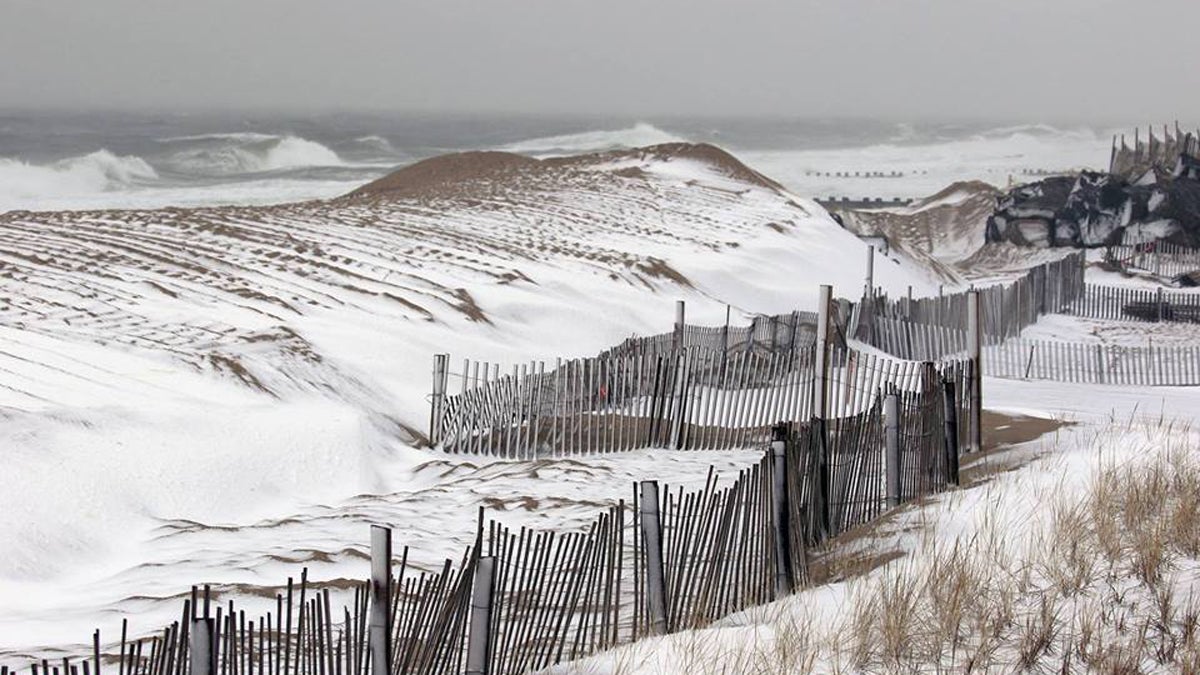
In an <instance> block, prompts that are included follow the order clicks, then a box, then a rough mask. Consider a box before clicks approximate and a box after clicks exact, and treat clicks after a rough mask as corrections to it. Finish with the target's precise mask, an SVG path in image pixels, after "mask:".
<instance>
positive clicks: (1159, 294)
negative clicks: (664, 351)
mask: <svg viewBox="0 0 1200 675" xmlns="http://www.w3.org/2000/svg"><path fill="white" fill-rule="evenodd" d="M1154 302H1155V305H1156V307H1157V309H1158V322H1159V323H1162V320H1163V289H1162V286H1159V287H1158V288H1156V289H1154Z"/></svg>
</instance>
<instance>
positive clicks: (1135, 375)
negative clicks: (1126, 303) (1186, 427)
mask: <svg viewBox="0 0 1200 675" xmlns="http://www.w3.org/2000/svg"><path fill="white" fill-rule="evenodd" d="M983 363H984V372H985V373H987V374H988V375H992V376H994V377H1001V378H1006V379H1013V380H1053V381H1056V382H1079V383H1085V384H1123V385H1146V386H1200V347H1197V346H1194V345H1180V346H1154V345H1147V346H1145V347H1127V346H1121V345H1101V344H1084V343H1078V342H1054V341H1049V340H1010V341H1008V342H1005V343H1004V344H1002V345H996V346H991V347H987V348H985V349H984V350H983Z"/></svg>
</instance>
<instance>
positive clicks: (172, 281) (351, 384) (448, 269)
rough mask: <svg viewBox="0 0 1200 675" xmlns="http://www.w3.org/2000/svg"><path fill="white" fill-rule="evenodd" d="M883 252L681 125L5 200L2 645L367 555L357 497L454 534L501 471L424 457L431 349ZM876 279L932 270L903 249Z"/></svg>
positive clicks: (899, 284)
mask: <svg viewBox="0 0 1200 675" xmlns="http://www.w3.org/2000/svg"><path fill="white" fill-rule="evenodd" d="M865 254H866V248H865V245H864V244H862V242H860V241H859V240H858V239H857V238H856V237H854V236H853V235H852V234H850V233H849V232H847V231H845V230H842V229H841V228H840V227H839V226H838V225H837V224H836V223H834V222H833V221H832V220H831V219H830V218H829V216H828V215H827V214H826V213H825V212H824V210H823V209H821V208H820V207H819V206H817V205H816V204H815V203H813V202H811V201H809V200H807V199H802V198H799V197H797V196H795V195H792V194H790V193H788V192H787V191H786V190H784V189H783V188H781V187H779V186H778V185H777V184H775V183H774V182H773V181H771V180H769V179H767V178H765V177H763V176H761V175H759V174H758V173H756V172H754V171H753V170H751V169H749V168H747V167H745V166H744V165H742V164H741V163H740V162H738V161H737V160H736V159H734V158H733V157H731V156H729V155H728V154H726V153H724V152H723V151H721V150H718V149H717V148H714V147H711V146H704V145H690V144H667V145H660V146H653V147H649V148H642V149H638V150H631V151H617V152H609V153H599V154H593V155H584V156H579V157H567V158H556V159H547V160H534V159H530V158H524V157H521V156H518V155H512V154H506V153H468V154H462V155H451V156H447V157H442V158H435V159H432V160H427V161H425V162H422V163H419V164H417V165H413V166H411V167H408V168H406V169H403V170H401V171H399V172H397V173H395V174H393V175H391V176H389V177H386V178H384V179H381V180H380V181H377V182H376V183H373V184H371V185H369V186H366V187H364V188H363V189H361V190H358V191H355V192H354V193H352V194H350V195H347V196H345V197H342V198H338V199H333V200H329V201H313V202H304V203H297V204H288V205H281V206H271V207H219V208H195V209H182V208H175V209H170V208H168V209H161V210H147V211H83V212H79V211H76V212H43V213H32V212H9V213H6V214H0V420H2V423H0V447H3V450H2V451H0V452H2V453H3V455H2V460H3V466H4V468H5V470H4V472H3V475H4V480H3V486H4V493H5V503H6V507H5V508H3V509H0V540H3V541H4V542H5V544H4V554H3V555H2V556H0V654H3V653H5V652H9V653H12V652H13V651H15V650H21V649H24V648H27V647H36V646H37V645H45V644H56V643H61V642H62V641H66V640H70V641H75V640H80V639H86V637H87V635H89V634H90V629H91V628H92V627H94V626H98V625H102V624H103V625H107V623H111V620H112V616H114V614H111V612H113V611H120V612H133V613H139V612H140V613H142V616H144V617H151V618H153V617H158V616H165V614H163V612H166V611H168V610H169V611H170V612H174V611H175V610H176V607H175V606H174V605H173V604H171V605H169V606H168V605H167V604H166V603H158V604H156V602H155V599H158V598H162V597H165V596H167V595H170V594H172V593H179V592H182V591H184V590H186V588H187V586H188V585H190V584H192V583H197V582H204V581H206V580H217V581H222V582H225V583H230V584H233V583H246V584H260V585H262V584H274V583H278V582H279V581H282V576H283V575H285V574H288V573H295V571H296V570H294V569H293V568H294V567H295V566H296V565H297V562H306V563H308V564H311V565H318V564H321V565H326V567H324V568H319V569H318V570H317V572H316V573H315V575H314V576H316V577H317V578H334V577H336V576H338V575H344V576H359V575H361V573H362V570H361V558H360V557H359V554H358V553H356V551H361V550H362V544H363V543H364V540H365V536H358V537H356V538H354V539H353V540H352V541H347V540H345V539H346V538H348V537H347V535H346V530H343V529H339V528H338V527H332V526H331V525H330V523H332V522H337V519H338V515H339V514H341V513H348V512H353V513H355V514H358V516H356V517H358V518H360V519H361V521H362V522H367V521H370V520H377V521H387V522H392V523H394V524H396V525H397V526H398V527H399V528H400V531H401V532H405V528H406V527H408V528H409V532H410V533H411V536H409V537H406V536H405V535H401V539H402V540H403V541H402V542H401V543H404V544H411V545H413V546H414V548H415V549H418V550H428V551H430V555H431V556H433V555H437V556H440V555H445V554H447V550H448V549H451V548H454V547H455V546H457V545H458V542H459V541H465V539H463V537H466V536H469V532H468V530H469V528H470V527H471V525H472V524H471V522H470V519H469V517H462V518H460V517H459V516H460V515H464V514H469V513H470V512H471V511H472V510H473V509H474V508H475V507H476V506H477V505H478V504H479V503H480V501H481V500H482V496H481V495H480V493H479V492H478V491H477V489H476V486H477V481H476V480H474V479H472V478H471V476H476V477H477V476H478V475H480V474H477V473H474V472H486V471H487V470H488V469H487V468H486V467H475V466H474V465H465V466H461V467H458V468H456V469H453V471H454V472H458V473H456V474H455V475H456V476H458V477H459V478H462V473H463V472H465V474H466V475H467V478H466V479H462V480H456V481H450V482H447V483H446V485H445V486H442V485H440V481H439V480H438V479H436V478H434V476H438V475H442V473H441V472H442V469H437V470H436V471H431V470H430V469H429V466H430V465H427V464H425V465H424V467H425V468H419V467H420V466H421V465H422V464H423V463H425V462H427V461H429V460H430V459H434V458H436V457H437V456H436V455H431V454H428V453H427V452H425V451H423V450H419V449H417V448H420V447H421V446H422V443H423V437H422V434H423V432H424V430H425V429H424V427H425V423H426V420H427V416H428V409H427V403H426V399H425V396H426V394H427V392H428V382H429V379H430V376H429V369H430V364H431V356H432V355H433V354H434V353H441V352H449V353H451V355H452V363H454V361H453V356H455V355H458V356H471V357H474V358H486V359H492V360H496V361H500V362H509V363H515V362H528V360H529V359H547V358H553V357H554V356H556V355H572V354H591V353H595V352H597V351H599V350H600V349H602V348H604V347H607V346H609V345H611V344H614V343H616V342H618V341H619V340H620V339H622V338H624V337H626V336H628V335H629V334H632V333H642V334H647V333H657V332H662V331H664V330H667V329H668V327H669V326H670V323H671V321H672V313H673V301H674V300H676V299H685V300H687V301H688V311H689V320H690V321H692V322H699V323H703V322H708V323H717V322H718V321H719V320H723V318H724V303H729V304H731V305H733V306H734V307H735V308H736V310H737V312H735V317H737V318H738V319H741V318H743V317H744V315H745V314H747V313H754V312H781V311H788V310H792V309H795V308H801V309H807V308H810V307H812V306H814V305H815V298H816V291H817V285H818V284H821V283H832V284H834V285H835V289H837V290H840V291H841V292H842V293H843V294H846V295H855V294H857V293H858V292H859V290H860V288H861V284H862V275H863V269H864V262H865V261H864V256H865ZM893 263H894V264H893ZM875 279H876V283H877V284H880V285H883V286H884V287H885V288H889V289H891V290H893V291H900V290H902V289H903V288H905V287H906V286H908V285H913V286H915V288H916V289H917V291H918V293H920V292H923V291H929V290H930V289H931V285H933V284H935V282H933V281H932V279H931V277H929V276H928V275H927V274H926V273H925V272H924V271H922V270H920V269H917V268H915V267H913V266H912V265H910V264H908V263H905V262H903V261H898V260H897V261H890V262H887V263H878V264H877V265H876V276H875ZM739 314H740V315H742V316H739ZM456 386H457V383H456V382H455V381H454V380H453V379H452V381H451V387H452V389H453V388H455V387H456ZM711 459H712V458H701V459H698V460H697V464H698V465H697V466H696V467H695V468H694V469H692V470H693V471H694V472H695V473H696V474H697V478H700V477H702V471H703V467H704V466H705V465H706V464H705V463H706V462H707V461H709V460H711ZM439 461H440V460H439ZM646 461H647V462H650V460H649V459H647V460H646ZM656 461H657V460H656ZM633 466H634V468H633V469H629V468H628V467H627V468H626V469H625V471H634V470H636V467H637V466H638V465H633ZM689 466H690V465H689ZM687 471H688V469H686V468H679V467H677V468H676V469H674V472H675V473H676V474H677V475H678V476H679V480H680V481H686V480H687V475H688V474H687ZM517 473H518V474H520V475H525V474H524V473H522V472H521V471H518V472H517ZM528 473H529V474H531V475H533V476H536V475H537V472H536V471H531V472H528ZM550 473H551V474H553V473H554V472H553V471H552V472H550ZM627 477H629V476H628V475H626V474H624V473H622V474H620V477H619V479H613V480H614V483H613V485H614V486H619V485H621V484H622V483H623V481H624V480H625V478H627ZM550 482H551V483H552V482H553V481H550ZM505 484H506V485H520V489H513V490H509V491H507V492H505V494H508V495H509V497H510V498H515V497H516V496H519V495H514V494H512V493H515V492H520V491H522V490H523V491H524V492H525V493H526V494H528V495H530V496H534V497H536V496H537V495H539V494H543V493H544V492H545V491H546V490H551V489H561V486H559V487H553V486H551V485H550V484H549V483H543V482H542V481H538V480H536V479H533V478H529V479H527V480H522V481H517V482H509V483H505ZM456 485H457V486H460V487H455V486H456ZM603 485H608V484H607V483H604V484H603ZM597 489H598V488H597ZM455 490H458V491H457V492H456V491H455ZM431 491H435V492H437V495H436V497H437V498H436V499H433V498H431V497H430V496H429V495H430V493H431ZM360 495H362V496H360ZM356 496H359V497H357V499H358V501H354V499H355V498H356ZM620 496H623V490H621V489H619V488H617V487H614V489H613V493H612V495H611V497H607V498H606V497H604V495H603V494H595V495H590V496H589V499H591V501H590V502H589V503H588V508H587V509H583V510H579V509H576V510H577V511H579V513H578V515H577V516H576V517H577V518H578V519H579V522H583V520H585V519H586V518H588V517H590V516H591V515H592V514H593V513H594V509H595V504H596V503H598V501H603V500H604V499H610V500H615V499H616V498H618V497H620ZM496 499H497V500H499V503H504V502H503V500H504V497H496ZM363 500H366V501H365V502H364V501H363ZM364 503H366V504H368V505H369V508H367V507H363V506H362V505H363V504H364ZM353 504H358V508H351V506H348V505H353ZM570 513H574V512H569V514H570ZM330 514H332V515H330ZM569 514H568V516H563V517H562V519H560V520H561V522H563V523H566V524H567V525H569V524H570V523H571V522H572V521H571V517H569ZM272 523H274V525H272ZM353 523H354V524H355V526H356V527H357V524H358V523H359V521H358V520H353ZM218 526H219V527H218ZM355 531H357V530H355ZM362 532H363V534H364V535H365V526H364V529H363V530H362ZM296 551H309V552H310V554H311V555H310V554H304V555H298V554H294V553H295V552H296ZM106 622H107V623H106ZM143 627H144V628H152V627H154V624H153V622H152V621H151V620H149V619H148V620H147V621H146V623H145V624H143Z"/></svg>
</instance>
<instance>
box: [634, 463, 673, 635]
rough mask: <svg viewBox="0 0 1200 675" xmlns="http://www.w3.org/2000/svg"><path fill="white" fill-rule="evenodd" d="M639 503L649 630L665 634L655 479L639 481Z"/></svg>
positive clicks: (665, 602) (665, 604)
mask: <svg viewBox="0 0 1200 675" xmlns="http://www.w3.org/2000/svg"><path fill="white" fill-rule="evenodd" d="M640 485H641V494H640V495H639V500H638V506H639V507H640V510H641V512H642V513H641V519H642V541H643V543H644V544H645V550H646V586H645V588H646V604H647V608H648V609H649V611H650V632H651V634H652V635H665V634H666V633H667V631H668V630H669V627H668V625H667V585H666V578H665V577H664V574H663V569H664V565H663V538H662V521H661V520H660V519H659V513H658V504H659V501H658V481H654V480H644V481H642V482H641V484H640Z"/></svg>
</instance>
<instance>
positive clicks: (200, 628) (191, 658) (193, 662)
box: [121, 617, 217, 675]
mask: <svg viewBox="0 0 1200 675" xmlns="http://www.w3.org/2000/svg"><path fill="white" fill-rule="evenodd" d="M190 638H191V639H190V643H191V644H190V645H189V655H188V673H189V675H216V673H217V668H216V665H217V664H216V654H217V652H216V650H214V649H213V620H212V619H210V618H208V617H203V618H199V619H196V618H193V619H192V627H191V636H190ZM121 666H122V668H123V667H124V666H125V663H124V662H122V663H121Z"/></svg>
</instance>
